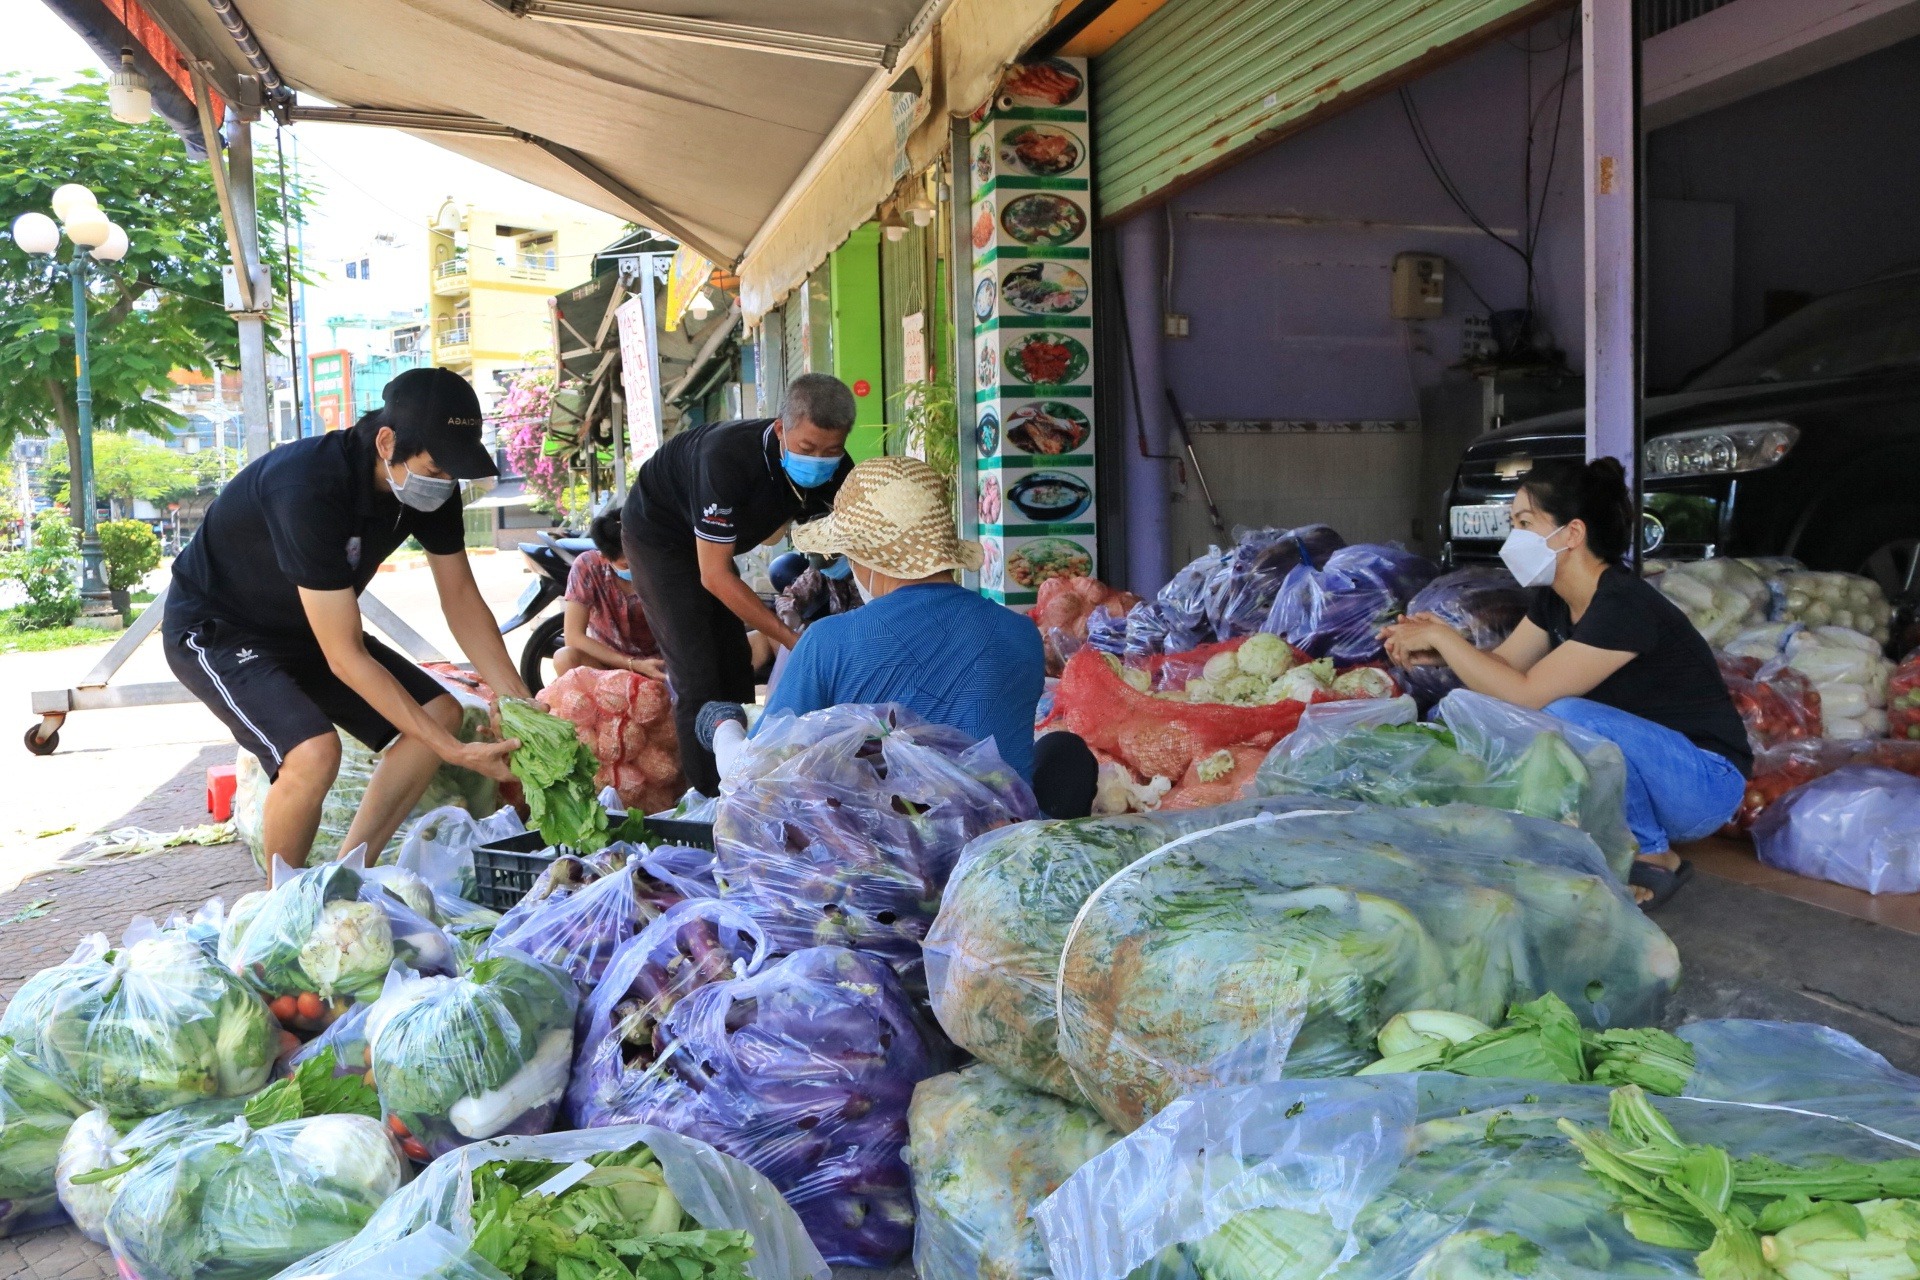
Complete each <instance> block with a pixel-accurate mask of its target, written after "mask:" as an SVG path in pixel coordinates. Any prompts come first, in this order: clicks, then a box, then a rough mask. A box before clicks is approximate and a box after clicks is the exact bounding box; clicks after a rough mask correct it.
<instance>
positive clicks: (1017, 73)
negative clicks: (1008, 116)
mask: <svg viewBox="0 0 1920 1280" xmlns="http://www.w3.org/2000/svg"><path fill="white" fill-rule="evenodd" d="M1086 87H1087V79H1086V77H1085V76H1083V75H1081V74H1080V71H1079V69H1078V68H1076V67H1075V66H1074V65H1073V64H1072V63H1071V62H1068V61H1067V60H1066V59H1064V58H1044V59H1042V60H1041V61H1039V62H1032V63H1028V64H1027V65H1026V66H1022V67H1015V68H1014V69H1013V70H1012V71H1010V72H1008V73H1007V78H1006V79H1004V80H1002V81H1001V82H1000V97H1001V98H1002V99H1003V100H1004V102H1005V104H1006V105H1007V106H1010V107H1064V106H1067V105H1068V104H1070V103H1072V102H1074V101H1076V100H1077V99H1078V98H1079V97H1080V94H1081V93H1082V92H1083V91H1084V90H1085V89H1086Z"/></svg>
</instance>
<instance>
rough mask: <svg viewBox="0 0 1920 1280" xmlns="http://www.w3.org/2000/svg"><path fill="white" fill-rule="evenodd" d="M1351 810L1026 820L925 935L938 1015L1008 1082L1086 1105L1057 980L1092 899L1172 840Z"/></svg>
mask: <svg viewBox="0 0 1920 1280" xmlns="http://www.w3.org/2000/svg"><path fill="white" fill-rule="evenodd" d="M1328 807H1342V808H1344V807H1348V806H1346V805H1344V804H1341V803H1338V802H1336V803H1335V804H1333V805H1329V804H1328V802H1325V801H1320V800H1308V801H1301V800H1285V799H1274V800H1249V801H1241V802H1239V803H1236V804H1232V805H1227V806H1224V807H1221V808H1218V809H1211V810H1206V811H1198V812H1196V811H1193V810H1187V811H1181V812H1174V813H1155V814H1128V815H1125V816H1119V817H1110V818H1075V819H1067V820H1064V821H1054V820H1043V821H1039V822H1023V823H1020V824H1018V825H1017V826H1011V827H1003V828H1001V829H1000V830H998V831H993V832H989V833H988V834H986V835H984V836H981V837H980V838H979V839H977V840H975V841H974V842H973V843H972V844H970V845H968V846H967V847H966V849H965V850H964V851H963V852H962V853H961V855H960V862H959V865H958V866H956V867H955V868H954V872H953V878H952V879H951V880H949V881H948V882H947V892H946V895H945V897H944V898H942V900H941V903H940V915H939V916H938V918H936V919H935V920H934V922H933V928H932V929H930V930H929V931H928V932H927V941H926V957H927V987H928V990H929V992H930V994H931V997H932V1003H933V1013H934V1017H936V1018H937V1019H939V1022H940V1025H941V1027H942V1029H944V1030H945V1031H946V1033H947V1035H948V1036H949V1037H951V1038H952V1040H953V1042H954V1043H955V1044H957V1045H959V1046H960V1047H961V1048H963V1049H965V1050H967V1051H968V1052H970V1053H972V1054H974V1055H975V1056H977V1057H979V1058H981V1059H982V1060H984V1061H986V1062H990V1063H992V1064H993V1065H994V1066H995V1067H998V1068H999V1069H1000V1070H1001V1071H1002V1072H1004V1073H1005V1074H1006V1075H1007V1076H1008V1077H1010V1078H1011V1079H1013V1080H1015V1081H1017V1082H1019V1083H1021V1084H1024V1085H1027V1086H1029V1087H1031V1088H1035V1089H1044V1090H1046V1091H1047V1092H1049V1093H1054V1094H1058V1095H1059V1096H1060V1097H1062V1098H1067V1099H1069V1100H1072V1101H1080V1100H1081V1094H1080V1090H1079V1088H1078V1086H1076V1085H1075V1084H1074V1083H1073V1077H1072V1075H1071V1073H1069V1072H1068V1070H1067V1065H1066V1063H1064V1062H1062V1061H1061V1060H1060V1052H1059V1048H1058V1044H1057V1040H1058V1035H1057V1028H1056V1025H1055V1016H1054V1015H1055V1010H1056V1007H1057V1006H1056V1004H1055V1000H1054V983H1055V981H1056V980H1057V978H1058V976H1059V972H1060V952H1061V950H1062V948H1063V947H1064V946H1065V945H1066V941H1067V931H1068V930H1069V929H1070V928H1071V927H1072V925H1073V920H1074V917H1075V916H1077V915H1078V914H1079V913H1080V908H1081V907H1082V906H1083V905H1084V904H1085V903H1086V901H1087V899H1088V898H1090V897H1092V896H1093V892H1094V890H1096V889H1098V888H1099V887H1100V886H1101V885H1102V884H1104V883H1106V881H1107V880H1108V878H1109V877H1111V876H1113V875H1114V874H1115V873H1117V872H1119V871H1121V870H1123V869H1124V868H1126V867H1128V866H1131V865H1132V864H1133V863H1134V862H1136V861H1138V860H1139V859H1140V858H1142V857H1145V856H1146V855H1147V854H1149V853H1151V852H1153V851H1154V850H1155V849H1158V848H1159V847H1160V846H1161V845H1163V844H1165V843H1167V842H1168V841H1169V840H1172V839H1175V838H1177V837H1179V836H1183V835H1187V834H1190V833H1191V832H1195V831H1204V830H1207V829H1209V828H1211V827H1214V826H1218V825H1220V824H1221V823H1224V822H1230V821H1233V820H1235V819H1238V818H1243V817H1249V816H1251V815H1253V814H1256V813H1267V812H1274V813H1280V812H1287V811H1289V810H1293V809H1300V808H1328Z"/></svg>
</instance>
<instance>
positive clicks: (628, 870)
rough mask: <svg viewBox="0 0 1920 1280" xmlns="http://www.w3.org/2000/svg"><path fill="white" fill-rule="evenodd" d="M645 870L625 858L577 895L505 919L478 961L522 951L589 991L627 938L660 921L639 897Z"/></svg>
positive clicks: (551, 899) (653, 906)
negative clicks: (509, 952) (557, 970)
mask: <svg viewBox="0 0 1920 1280" xmlns="http://www.w3.org/2000/svg"><path fill="white" fill-rule="evenodd" d="M645 880H646V872H645V870H644V869H643V868H642V867H641V864H640V860H639V859H638V858H628V859H626V861H625V862H624V864H623V865H622V866H620V867H619V868H618V869H616V870H613V871H610V872H608V873H607V874H606V875H603V876H601V877H600V878H599V879H597V880H595V881H593V882H592V883H591V884H589V885H587V886H586V887H585V888H584V889H581V890H580V891H579V892H577V893H571V894H567V895H565V896H558V895H556V896H553V897H549V898H546V899H545V900H543V901H541V902H539V903H536V904H535V905H534V906H533V907H532V908H531V909H529V910H528V911H526V912H524V913H522V912H521V911H519V910H518V909H517V908H516V909H515V910H514V911H511V912H509V913H508V914H507V915H506V916H505V917H503V918H502V919H501V921H500V923H499V924H498V925H496V926H495V927H494V930H493V934H492V936H491V937H489V938H488V939H487V941H486V942H485V943H483V944H481V947H480V951H479V954H480V956H481V957H482V958H484V957H486V956H489V955H494V954H497V953H498V952H499V951H500V950H501V949H502V948H509V949H512V950H514V951H520V952H524V953H525V954H527V955H530V956H532V957H533V958H534V959H536V960H544V961H546V962H547V963H548V964H552V965H558V966H559V967H560V968H562V969H565V970H566V971H567V972H568V973H569V974H570V975H572V977H573V980H574V981H575V982H577V983H579V984H580V989H581V991H583V992H584V991H590V990H592V989H593V986H594V984H595V983H597V982H599V981H600V975H601V974H602V973H605V972H606V969H607V963H608V961H610V960H612V959H613V954H614V952H616V951H618V950H619V949H620V947H621V945H622V944H623V943H625V942H626V941H627V939H629V938H631V937H633V936H635V935H636V934H638V933H639V932H640V931H641V930H642V929H644V928H646V926H647V925H648V924H650V923H652V922H653V921H655V920H657V919H659V918H660V908H659V906H658V905H656V902H655V901H650V900H649V899H648V898H647V897H644V896H643V890H644V889H645V888H646V887H647V886H646V885H645Z"/></svg>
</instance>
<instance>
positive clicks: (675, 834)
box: [646, 818, 713, 850]
mask: <svg viewBox="0 0 1920 1280" xmlns="http://www.w3.org/2000/svg"><path fill="white" fill-rule="evenodd" d="M646 823H647V841H648V843H650V844H677V845H680V846H681V847H682V848H686V849H707V850H711V849H712V848H713V824H712V823H711V822H693V821H690V820H688V819H686V818H648V819H647V820H646Z"/></svg>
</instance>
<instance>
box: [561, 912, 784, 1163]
mask: <svg viewBox="0 0 1920 1280" xmlns="http://www.w3.org/2000/svg"><path fill="white" fill-rule="evenodd" d="M766 959H767V935H766V930H764V929H762V928H761V927H760V925H759V924H758V923H757V922H756V921H755V920H754V919H753V917H752V916H750V915H748V914H747V913H746V912H745V911H744V910H742V909H741V908H740V907H738V906H736V905H734V904H733V903H729V902H720V901H716V900H714V899H711V898H704V899H694V900H691V901H688V902H683V903H681V904H680V905H679V906H677V907H673V908H671V909H670V910H669V911H668V912H667V913H666V914H665V915H663V916H661V917H660V918H659V919H658V920H655V921H654V922H653V923H652V924H650V925H648V926H647V927H646V928H645V929H643V930H641V931H640V933H639V935H638V936H636V937H634V938H633V939H631V940H630V941H628V942H626V943H624V944H622V946H621V948H620V950H619V951H618V952H616V953H615V954H614V957H613V962H612V963H611V964H609V965H608V966H607V971H606V974H605V975H604V977H603V978H602V979H601V982H600V985H599V986H597V987H595V988H594V990H593V994H592V995H591V996H589V997H588V999H587V1003H586V1006H585V1015H584V1023H585V1027H586V1030H585V1032H584V1033H583V1035H582V1036H581V1039H580V1045H579V1048H578V1050H577V1051H576V1053H575V1055H574V1065H573V1081H572V1083H571V1084H569V1085H568V1086H567V1118H568V1120H569V1122H571V1123H572V1124H574V1125H576V1126H578V1127H580V1128H583V1129H584V1128H589V1127H592V1126H596V1125H607V1124H616V1123H618V1122H619V1121H620V1120H621V1119H622V1118H623V1117H625V1116H626V1115H628V1114H629V1107H630V1105H631V1102H632V1100H633V1099H634V1098H636V1097H638V1096H640V1095H642V1094H644V1093H645V1091H646V1089H647V1087H648V1084H649V1081H650V1079H651V1076H652V1073H653V1069H654V1065H655V1064H656V1063H657V1062H658V1061H659V1060H660V1057H661V1055H662V1054H664V1053H665V1052H666V1051H667V1047H668V1046H667V1040H666V1036H665V1033H664V1030H663V1026H662V1024H663V1023H664V1021H665V1019H666V1016H667V1014H668V1013H669V1012H671V1011H672V1009H673V1006H674V1005H676V1004H678V1003H679V1002H680V1001H681V1000H682V999H684V998H685V997H686V996H688V995H689V994H691V993H692V992H693V991H695V990H697V989H698V988H700V987H704V986H707V985H708V984H710V983H714V982H725V981H728V980H730V979H732V978H742V977H746V976H747V975H749V974H753V973H757V972H759V970H760V967H761V966H762V965H763V964H765V963H766Z"/></svg>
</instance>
